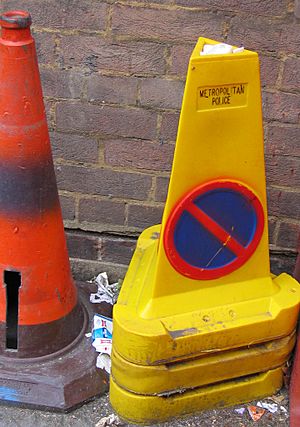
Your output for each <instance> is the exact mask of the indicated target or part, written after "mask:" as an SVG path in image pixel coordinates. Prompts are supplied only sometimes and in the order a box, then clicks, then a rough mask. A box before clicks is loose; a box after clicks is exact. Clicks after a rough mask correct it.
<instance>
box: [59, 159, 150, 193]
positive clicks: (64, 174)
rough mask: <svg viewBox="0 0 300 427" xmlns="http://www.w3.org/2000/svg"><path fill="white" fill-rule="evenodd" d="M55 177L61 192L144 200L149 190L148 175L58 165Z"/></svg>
mask: <svg viewBox="0 0 300 427" xmlns="http://www.w3.org/2000/svg"><path fill="white" fill-rule="evenodd" d="M56 177H57V181H58V186H59V188H60V189H61V190H66V191H75V192H80V193H84V194H95V195H97V194H98V195H100V196H113V197H122V198H123V197H127V198H129V199H137V200H145V199H146V198H147V197H148V194H149V190H150V188H151V177H150V176H148V175H142V174H140V173H139V174H136V173H126V172H117V171H113V170H110V169H102V168H101V169H98V168H97V169H96V168H87V167H82V166H70V165H68V166H67V165H59V166H56Z"/></svg>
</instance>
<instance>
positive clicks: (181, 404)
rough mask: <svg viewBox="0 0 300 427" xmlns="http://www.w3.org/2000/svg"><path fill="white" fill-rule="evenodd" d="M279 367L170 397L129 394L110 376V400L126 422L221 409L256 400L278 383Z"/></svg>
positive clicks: (148, 420) (150, 422)
mask: <svg viewBox="0 0 300 427" xmlns="http://www.w3.org/2000/svg"><path fill="white" fill-rule="evenodd" d="M282 381H283V374H282V369H281V368H277V369H274V370H270V371H267V372H264V373H262V374H258V375H252V376H248V377H243V378H239V379H236V380H231V381H227V382H223V383H219V384H215V385H210V386H205V387H200V388H197V389H194V390H189V391H185V392H184V393H177V394H174V395H170V396H153V395H152V396H151V395H140V394H135V393H130V392H128V391H126V390H125V389H123V388H121V387H119V386H118V385H117V384H116V382H115V380H114V378H113V376H111V382H110V401H111V404H112V406H113V408H114V409H115V410H116V411H117V412H118V414H120V416H121V417H122V418H124V419H126V420H128V421H130V422H135V423H141V424H146V423H147V424H152V423H157V422H162V421H166V420H169V419H171V418H174V417H177V416H183V415H188V414H191V413H194V412H197V411H202V410H205V409H211V408H221V407H226V406H230V405H236V404H240V403H244V402H249V401H251V400H254V399H260V398H262V397H265V396H269V395H272V394H274V393H276V392H277V391H278V390H279V389H280V388H281V386H282Z"/></svg>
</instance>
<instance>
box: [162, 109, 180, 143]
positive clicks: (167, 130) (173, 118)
mask: <svg viewBox="0 0 300 427" xmlns="http://www.w3.org/2000/svg"><path fill="white" fill-rule="evenodd" d="M178 121H179V113H163V114H162V122H161V127H160V137H161V138H162V139H163V140H167V141H176V137H177V129H178Z"/></svg>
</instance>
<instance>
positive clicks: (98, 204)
mask: <svg viewBox="0 0 300 427" xmlns="http://www.w3.org/2000/svg"><path fill="white" fill-rule="evenodd" d="M124 219H125V203H124V202H116V201H111V200H95V199H81V200H80V202H79V221H80V222H94V223H99V224H114V225H124Z"/></svg>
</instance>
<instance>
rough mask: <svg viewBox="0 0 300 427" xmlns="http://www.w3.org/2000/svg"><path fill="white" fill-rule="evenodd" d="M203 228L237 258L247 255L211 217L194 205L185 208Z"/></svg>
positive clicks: (190, 204)
mask: <svg viewBox="0 0 300 427" xmlns="http://www.w3.org/2000/svg"><path fill="white" fill-rule="evenodd" d="M184 209H185V210H186V211H188V212H189V213H190V214H191V215H192V216H193V217H194V218H196V220H197V221H199V222H200V223H201V224H202V225H203V227H205V228H206V229H207V230H208V231H209V232H210V233H211V234H213V235H214V236H215V237H216V238H217V239H218V240H219V241H220V242H221V243H222V244H223V246H226V247H227V248H228V249H230V250H231V252H233V253H234V254H235V255H236V256H238V257H242V256H243V255H244V253H245V248H244V246H242V245H241V244H240V243H239V242H238V241H237V240H236V239H235V238H234V237H232V236H231V235H230V234H229V233H227V231H225V230H224V228H222V227H221V226H220V225H219V224H218V223H217V222H215V221H214V220H213V219H212V218H211V217H210V216H208V215H207V214H206V213H205V212H203V211H202V210H201V209H200V208H198V207H197V206H196V205H194V204H193V203H189V204H188V205H186V206H185V207H184Z"/></svg>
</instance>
